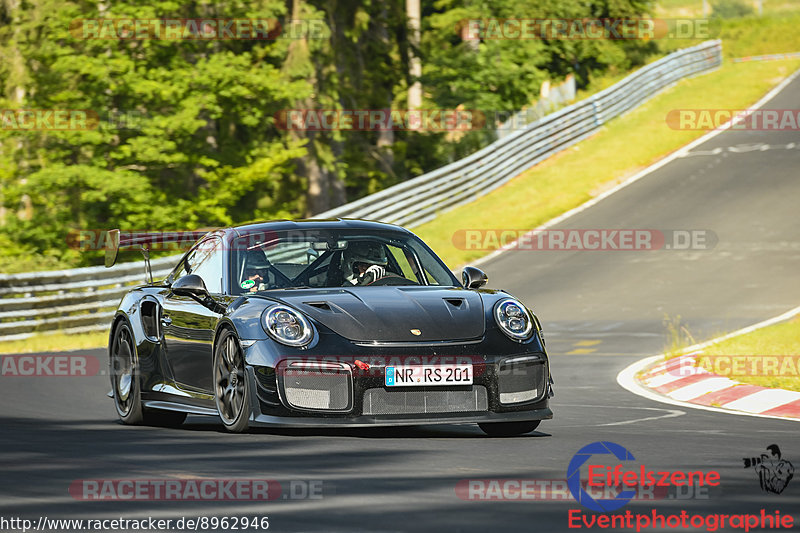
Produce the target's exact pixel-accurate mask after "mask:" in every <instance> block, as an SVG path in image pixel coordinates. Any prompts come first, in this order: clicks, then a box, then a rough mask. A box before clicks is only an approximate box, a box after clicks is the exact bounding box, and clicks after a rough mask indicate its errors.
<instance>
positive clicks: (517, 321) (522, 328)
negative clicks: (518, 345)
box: [494, 298, 533, 341]
mask: <svg viewBox="0 0 800 533" xmlns="http://www.w3.org/2000/svg"><path fill="white" fill-rule="evenodd" d="M494 317H495V320H496V321H497V325H498V326H500V329H502V330H503V333H505V334H506V335H508V336H509V337H511V338H512V339H514V340H518V341H522V340H526V339H528V338H530V336H531V334H532V333H533V320H532V319H531V316H530V315H529V314H528V311H527V309H525V306H524V305H522V304H521V303H519V302H518V301H516V300H514V299H513V298H505V299H503V300H500V301H499V302H497V305H496V306H495V308H494Z"/></svg>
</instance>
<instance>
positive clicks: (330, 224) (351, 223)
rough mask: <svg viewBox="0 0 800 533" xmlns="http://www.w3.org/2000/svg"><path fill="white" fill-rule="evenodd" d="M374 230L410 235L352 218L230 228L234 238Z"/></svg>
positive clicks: (389, 225) (403, 231)
mask: <svg viewBox="0 0 800 533" xmlns="http://www.w3.org/2000/svg"><path fill="white" fill-rule="evenodd" d="M342 229H351V230H372V231H395V232H402V233H407V234H410V233H411V232H410V231H408V230H407V229H405V228H403V227H400V226H396V225H394V224H386V223H383V222H373V221H371V220H360V219H352V218H333V219H303V220H285V219H284V220H270V221H267V222H258V223H255V224H247V225H244V226H235V227H233V228H230V231H231V232H232V233H233V234H234V235H233V236H234V237H240V236H243V235H250V234H252V233H257V232H261V231H292V230H293V231H306V230H342Z"/></svg>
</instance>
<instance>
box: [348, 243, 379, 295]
mask: <svg viewBox="0 0 800 533" xmlns="http://www.w3.org/2000/svg"><path fill="white" fill-rule="evenodd" d="M342 259H343V264H344V274H345V279H346V280H347V283H349V284H350V285H369V284H370V283H373V282H375V281H377V280H379V279H381V278H385V277H386V275H387V274H386V265H387V264H389V261H388V259H387V258H386V250H385V249H384V247H383V246H382V245H381V244H380V243H377V242H371V241H355V242H351V243H350V244H349V245H348V246H347V248H346V249H345V250H344V253H343V254H342Z"/></svg>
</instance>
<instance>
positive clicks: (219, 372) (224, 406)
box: [213, 330, 250, 433]
mask: <svg viewBox="0 0 800 533" xmlns="http://www.w3.org/2000/svg"><path fill="white" fill-rule="evenodd" d="M213 371H214V403H215V404H216V406H217V412H218V413H219V418H220V420H221V421H222V424H223V425H224V426H225V429H227V430H228V431H230V432H233V433H242V432H244V431H247V428H248V425H249V424H248V420H249V417H250V390H249V385H248V381H247V373H246V371H245V364H244V354H243V352H242V348H241V346H240V345H239V341H238V339H237V338H236V334H235V333H233V332H232V331H230V330H225V331H224V332H223V333H222V334H221V335H220V337H219V340H217V344H216V346H214V370H213Z"/></svg>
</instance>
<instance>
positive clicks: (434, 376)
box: [386, 364, 472, 387]
mask: <svg viewBox="0 0 800 533" xmlns="http://www.w3.org/2000/svg"><path fill="white" fill-rule="evenodd" d="M412 385H420V386H421V385H425V386H431V385H472V365H471V364H463V365H408V366H387V367H386V386H387V387H409V386H412Z"/></svg>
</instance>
